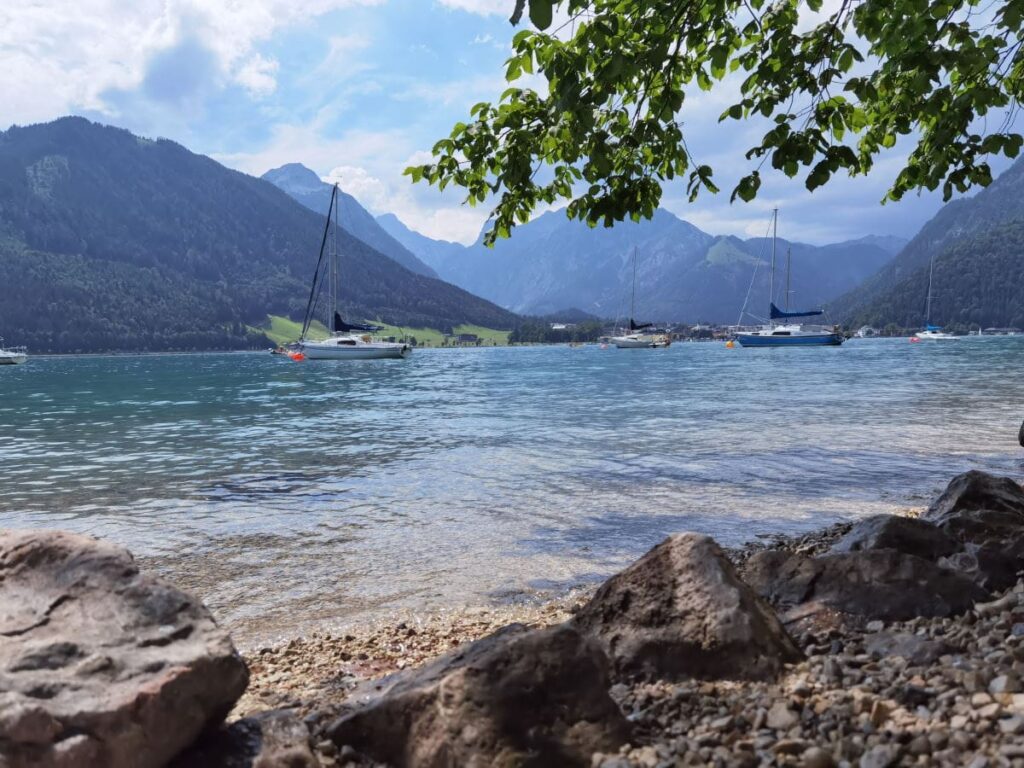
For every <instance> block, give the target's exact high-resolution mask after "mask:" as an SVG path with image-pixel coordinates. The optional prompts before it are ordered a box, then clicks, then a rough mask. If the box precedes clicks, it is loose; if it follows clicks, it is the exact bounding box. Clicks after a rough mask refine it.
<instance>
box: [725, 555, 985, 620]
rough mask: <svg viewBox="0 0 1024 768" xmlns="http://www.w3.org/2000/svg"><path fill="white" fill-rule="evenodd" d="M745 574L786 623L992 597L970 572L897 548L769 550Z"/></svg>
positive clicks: (946, 606) (961, 606) (907, 611)
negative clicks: (811, 552) (813, 552)
mask: <svg viewBox="0 0 1024 768" xmlns="http://www.w3.org/2000/svg"><path fill="white" fill-rule="evenodd" d="M743 575H744V578H745V579H746V581H747V583H748V584H750V586H751V587H752V588H753V589H755V590H756V591H757V593H758V594H760V595H761V596H762V597H764V598H765V599H767V600H769V601H770V602H772V603H773V604H774V605H777V606H778V607H779V608H780V609H782V610H784V611H785V614H784V615H783V620H784V621H786V622H787V623H789V622H791V621H796V620H798V619H812V618H813V617H814V616H815V614H817V613H828V612H831V613H833V614H840V615H845V616H847V617H856V618H859V619H863V620H865V621H867V620H872V619H882V620H884V621H903V620H906V619H912V618H914V617H917V616H952V615H955V614H959V613H963V612H964V611H966V610H968V609H969V608H971V607H972V606H973V605H974V603H976V602H978V601H979V600H984V599H985V598H986V597H987V596H988V593H987V592H986V591H985V590H984V589H983V588H982V587H980V586H979V585H977V584H976V583H974V581H972V580H971V579H969V578H968V577H966V576H963V575H960V574H958V573H955V572H954V571H952V570H949V569H947V568H942V567H940V566H939V565H937V564H936V563H933V562H930V561H928V560H925V559H924V558H921V557H916V556H914V555H905V554H903V553H901V552H897V551H896V550H893V549H875V550H867V551H863V552H847V553H842V554H832V555H825V556H823V557H806V556H804V555H797V554H792V553H790V552H784V551H781V550H769V551H766V552H759V553H757V554H756V555H754V556H753V557H751V558H750V559H749V560H748V561H747V564H746V567H745V568H744V572H743ZM839 618H840V619H842V618H843V617H842V616H840V617H839Z"/></svg>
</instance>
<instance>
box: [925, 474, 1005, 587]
mask: <svg viewBox="0 0 1024 768" xmlns="http://www.w3.org/2000/svg"><path fill="white" fill-rule="evenodd" d="M924 518H925V519H927V520H929V521H932V522H934V523H935V524H936V525H937V526H938V527H939V528H941V529H942V531H943V532H944V533H946V534H947V535H948V536H949V537H951V538H952V539H954V540H955V541H957V542H959V544H960V551H958V552H956V553H953V554H951V555H949V556H948V557H946V558H945V559H944V560H942V561H940V562H942V564H943V565H945V566H947V567H949V568H953V569H955V570H958V571H961V572H963V573H966V574H969V575H971V577H972V578H974V580H975V581H977V582H978V583H979V584H980V585H982V586H983V587H985V588H986V589H990V590H1002V589H1006V588H1008V587H1010V586H1012V585H1013V584H1015V583H1016V581H1017V575H1018V573H1019V572H1020V571H1021V569H1022V568H1024V490H1022V489H1021V487H1020V485H1018V484H1017V482H1016V481H1014V480H1013V479H1011V478H1009V477H996V476H995V475H989V474H986V473H985V472H978V471H971V472H965V473H964V474H962V475H958V476H957V477H955V478H953V480H952V481H951V482H950V484H949V486H948V487H947V488H946V490H945V491H944V492H943V494H942V495H941V496H940V497H939V498H938V499H937V500H936V501H935V503H934V504H932V505H931V507H929V508H928V511H927V512H925V514H924Z"/></svg>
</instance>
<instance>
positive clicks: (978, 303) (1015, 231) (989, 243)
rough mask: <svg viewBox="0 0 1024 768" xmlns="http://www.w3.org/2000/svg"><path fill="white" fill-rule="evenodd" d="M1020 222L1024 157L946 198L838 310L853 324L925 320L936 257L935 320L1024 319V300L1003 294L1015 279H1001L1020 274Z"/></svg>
mask: <svg viewBox="0 0 1024 768" xmlns="http://www.w3.org/2000/svg"><path fill="white" fill-rule="evenodd" d="M1022 222H1024V163H1022V162H1021V161H1017V162H1016V163H1014V164H1013V166H1011V167H1010V168H1009V170H1007V171H1006V172H1005V173H1003V174H1002V175H1001V176H1000V177H999V178H997V179H996V180H995V181H994V182H993V183H992V184H991V186H989V187H988V188H987V189H984V190H982V191H981V192H979V193H978V194H977V195H975V196H974V197H971V198H966V199H963V200H956V201H954V202H952V203H949V204H948V205H946V206H944V207H943V208H942V209H941V210H940V211H939V212H938V213H937V214H936V215H935V216H934V217H933V218H932V219H931V221H929V222H928V223H927V224H925V225H924V226H923V227H922V228H921V231H920V232H918V234H917V235H915V236H914V238H913V240H911V241H910V242H909V243H908V244H907V246H906V248H904V249H903V250H902V251H901V252H900V253H899V254H898V255H897V257H896V258H895V259H893V260H892V262H891V263H889V264H887V265H886V266H885V267H884V268H883V269H881V270H880V271H879V272H878V273H876V274H875V275H872V276H871V277H870V278H869V279H868V280H866V281H865V282H864V283H863V284H862V285H860V286H858V287H857V288H856V289H854V290H853V291H850V292H849V293H847V294H846V295H845V296H842V297H840V298H839V299H838V300H837V301H836V302H835V304H834V308H835V311H836V313H837V315H838V316H839V317H840V318H841V319H842V320H844V321H845V322H847V323H850V324H852V325H858V324H862V323H864V322H868V321H870V322H871V323H872V324H878V325H887V324H889V323H895V324H896V325H899V326H901V327H910V328H912V327H914V326H916V325H920V324H921V323H922V322H924V300H925V295H926V294H927V292H928V288H927V282H928V264H929V261H930V260H931V259H932V257H935V259H936V262H935V288H934V291H933V293H934V294H936V295H937V297H938V298H937V300H936V302H934V304H933V313H934V314H933V317H932V319H933V320H934V321H936V322H939V323H946V324H951V323H957V322H962V323H971V322H974V323H981V324H982V325H986V324H987V325H995V326H1017V325H1024V324H1022V323H1021V322H1020V321H1017V322H1013V318H1014V317H1020V314H1021V313H1020V304H1019V303H1018V305H1017V306H1016V307H1014V306H1013V305H1012V304H1008V303H1006V302H1005V299H1006V297H1007V295H1008V294H1007V292H1008V291H1009V292H1012V291H1014V286H1013V285H1005V284H1004V281H1007V280H1010V279H1011V276H1012V275H1016V274H1019V272H1020V268H1019V267H1018V266H1017V261H1024V237H1020V236H1019V235H1020V234H1021V232H1022V227H1021V226H1020V225H1021V223H1022ZM1017 285H1018V286H1019V285H1020V283H1019V282H1018V283H1017ZM915 291H916V293H915ZM1020 295H1021V296H1022V297H1024V293H1021V294H1020ZM968 317H973V318H979V319H976V320H968V319H967V318H968ZM982 317H985V318H988V319H987V320H984V321H982V320H981V319H980V318H982Z"/></svg>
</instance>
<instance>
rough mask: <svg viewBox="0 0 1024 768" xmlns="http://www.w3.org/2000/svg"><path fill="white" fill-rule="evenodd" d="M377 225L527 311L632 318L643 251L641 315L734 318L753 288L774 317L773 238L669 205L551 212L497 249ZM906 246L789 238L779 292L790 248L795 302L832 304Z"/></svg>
mask: <svg viewBox="0 0 1024 768" xmlns="http://www.w3.org/2000/svg"><path fill="white" fill-rule="evenodd" d="M378 222H379V223H380V224H381V226H382V227H384V228H385V229H386V230H387V231H388V232H389V233H390V234H391V235H392V236H394V237H395V238H396V239H397V240H399V241H400V242H402V243H403V244H404V245H405V246H406V247H407V248H409V249H410V250H412V251H413V252H414V253H415V254H416V255H417V256H419V257H420V258H421V259H423V261H425V262H426V263H427V264H429V265H430V266H432V267H433V268H434V269H435V270H437V272H438V274H440V275H441V276H442V277H443V278H444V279H445V280H450V281H451V282H453V283H455V284H456V285H460V286H462V287H463V288H465V289H466V290H469V291H471V292H473V293H476V294H477V295H480V296H484V297H486V298H488V299H490V300H491V301H494V302H495V303H497V304H500V305H502V306H504V307H508V308H509V309H512V310H513V311H515V312H519V313H528V314H536V315H546V314H551V313H554V312H558V311H560V310H564V309H566V308H569V307H575V308H578V309H580V310H582V311H584V312H588V313H591V314H595V315H599V316H602V317H621V316H625V315H626V314H628V311H629V298H630V293H631V286H632V274H633V272H632V270H633V250H634V248H636V249H637V253H638V264H637V280H636V303H637V308H636V314H637V316H638V319H653V320H659V321H685V322H696V321H702V322H715V323H735V322H736V320H737V318H738V317H739V314H740V310H741V309H742V307H743V304H744V300H745V299H746V297H747V296H748V294H749V296H750V304H749V309H750V311H751V312H753V313H754V314H755V315H758V316H763V315H765V314H767V303H768V299H767V297H768V283H769V278H768V272H769V270H768V269H767V264H768V261H769V257H770V246H771V243H770V241H768V240H765V239H763V238H755V239H749V240H742V239H740V238H736V237H716V236H714V235H710V234H708V233H706V232H702V231H701V230H700V229H698V228H697V227H695V226H693V225H692V224H689V223H687V222H686V221H683V220H682V219H680V218H678V217H677V216H675V215H673V214H671V213H669V212H668V211H665V210H658V211H656V212H655V215H654V217H653V218H652V219H651V220H649V221H642V222H639V223H634V222H624V223H622V224H617V225H616V226H615V227H613V228H611V229H604V228H593V229H592V228H590V227H588V226H586V224H583V223H581V222H576V221H570V220H569V219H567V218H566V217H565V214H564V212H562V211H557V212H548V213H545V214H543V215H541V216H539V217H537V218H536V219H534V220H533V221H531V222H530V223H528V224H525V225H522V226H519V227H517V228H516V230H515V231H514V233H513V236H512V237H511V238H510V239H507V240H499V241H498V242H497V244H496V245H495V246H494V248H492V249H491V248H486V247H485V246H484V245H483V244H482V237H481V238H480V239H478V241H477V242H476V243H475V244H474V245H472V246H469V247H466V246H461V245H459V244H457V243H447V242H438V241H433V240H430V239H429V238H426V237H424V236H423V235H420V234H417V233H415V232H413V231H411V230H409V229H408V228H407V227H405V226H404V225H402V223H401V222H400V221H399V220H398V219H397V218H395V217H394V216H382V217H379V218H378ZM902 244H903V241H901V240H899V239H898V238H887V237H867V238H862V239H860V240H853V241H849V242H845V243H838V244H833V245H827V246H813V245H807V244H804V243H798V242H792V243H791V242H789V241H787V240H782V239H780V240H779V241H778V245H777V248H778V251H777V253H778V259H779V261H778V264H779V270H778V272H777V275H776V277H777V280H778V282H776V289H777V290H779V291H784V289H783V288H782V284H783V283H782V280H783V279H784V277H783V274H784V264H785V258H786V256H785V254H786V252H787V250H791V251H792V283H791V288H792V293H791V299H792V303H793V306H794V307H795V306H796V305H798V304H799V305H803V306H806V307H807V308H810V307H815V306H818V305H821V304H828V303H829V302H830V301H831V300H832V299H833V298H835V297H836V296H838V295H840V294H842V293H844V292H846V291H848V290H849V289H850V288H852V287H853V286H855V285H857V284H858V283H859V282H861V281H862V280H864V279H865V278H866V277H868V276H869V275H871V274H873V273H874V272H876V271H877V270H878V269H879V268H880V267H881V266H882V265H883V264H885V263H886V262H888V261H889V260H890V259H891V258H892V257H893V255H894V253H895V252H896V251H897V250H898V249H899V248H900V247H901V246H902ZM755 266H756V267H757V269H756V274H755ZM777 295H779V294H777ZM780 301H781V300H780ZM747 320H748V321H749V320H750V317H749V316H748V318H747Z"/></svg>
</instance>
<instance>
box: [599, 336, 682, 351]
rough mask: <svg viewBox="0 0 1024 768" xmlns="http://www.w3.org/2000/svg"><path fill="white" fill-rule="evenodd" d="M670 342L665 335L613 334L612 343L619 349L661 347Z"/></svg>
mask: <svg viewBox="0 0 1024 768" xmlns="http://www.w3.org/2000/svg"><path fill="white" fill-rule="evenodd" d="M671 343H672V342H671V341H670V340H669V338H668V337H666V336H639V337H634V336H614V337H612V344H614V345H615V346H616V347H618V348H619V349H661V348H663V347H667V346H668V345H669V344H671Z"/></svg>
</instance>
